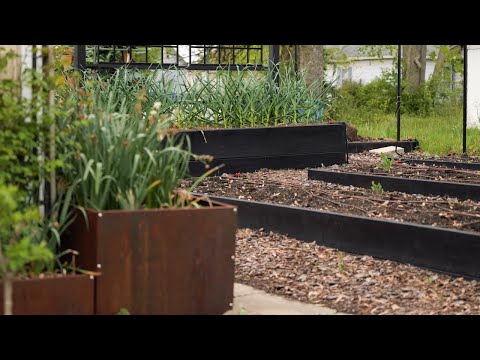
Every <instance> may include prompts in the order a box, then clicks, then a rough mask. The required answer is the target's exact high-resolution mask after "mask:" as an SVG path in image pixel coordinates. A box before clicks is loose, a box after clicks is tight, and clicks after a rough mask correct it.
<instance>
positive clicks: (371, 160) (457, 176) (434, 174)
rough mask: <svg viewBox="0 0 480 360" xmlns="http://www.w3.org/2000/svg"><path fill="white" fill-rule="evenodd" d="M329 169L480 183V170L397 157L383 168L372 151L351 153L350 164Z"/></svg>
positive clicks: (379, 159) (378, 157)
mask: <svg viewBox="0 0 480 360" xmlns="http://www.w3.org/2000/svg"><path fill="white" fill-rule="evenodd" d="M405 159H406V158H405ZM327 169H328V170H332V171H339V172H355V173H361V174H371V175H383V176H394V177H403V178H411V179H420V180H438V181H446V182H459V183H465V184H480V171H475V170H466V169H452V168H446V167H440V166H425V165H415V164H407V163H404V162H403V161H402V158H400V159H397V160H396V162H394V163H393V165H392V167H391V168H390V169H389V170H387V169H385V168H382V160H381V158H380V156H378V155H374V154H370V153H362V154H355V155H351V156H350V157H349V163H348V164H345V165H334V166H331V167H328V168H327Z"/></svg>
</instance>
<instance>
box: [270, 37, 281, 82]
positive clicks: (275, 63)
mask: <svg viewBox="0 0 480 360" xmlns="http://www.w3.org/2000/svg"><path fill="white" fill-rule="evenodd" d="M268 55H269V60H270V64H269V66H271V67H272V69H273V71H274V74H275V79H276V81H277V84H279V83H280V75H279V65H280V45H270V47H269V54H268Z"/></svg>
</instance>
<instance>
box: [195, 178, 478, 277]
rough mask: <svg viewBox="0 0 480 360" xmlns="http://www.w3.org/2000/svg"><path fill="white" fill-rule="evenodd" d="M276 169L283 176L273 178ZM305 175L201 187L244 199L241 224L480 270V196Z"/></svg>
mask: <svg viewBox="0 0 480 360" xmlns="http://www.w3.org/2000/svg"><path fill="white" fill-rule="evenodd" d="M272 173H279V174H278V175H277V177H276V180H278V179H283V180H280V181H269V179H268V175H269V174H272ZM291 173H297V174H300V173H302V174H303V175H302V176H303V178H302V179H300V177H301V176H297V177H296V179H294V180H297V181H296V182H295V181H292V176H289V174H291ZM304 177H305V172H300V171H297V172H295V171H290V172H287V171H278V172H275V171H268V172H263V173H261V174H259V173H254V174H245V175H244V176H242V178H233V177H231V178H230V177H227V178H210V179H205V180H204V182H203V184H202V185H201V186H199V188H198V189H197V191H199V192H202V193H207V194H210V195H214V196H213V197H212V199H215V200H219V201H223V202H228V203H231V204H233V205H237V206H238V207H239V220H238V221H239V227H250V228H253V229H260V228H264V229H267V230H271V231H274V232H278V233H281V234H288V235H289V236H292V237H295V238H297V239H300V240H305V241H316V242H317V243H318V244H320V245H325V246H329V247H334V248H338V249H340V250H343V251H348V252H352V253H357V254H366V255H371V256H375V257H379V258H383V259H389V260H395V261H399V262H404V263H410V264H414V265H417V266H421V267H425V268H430V269H434V270H436V271H443V272H447V273H451V274H457V275H462V276H470V277H480V264H479V263H478V261H477V260H476V259H477V257H478V256H480V234H479V232H480V216H479V215H478V214H475V212H476V208H480V203H478V202H473V201H464V202H461V201H458V200H456V199H449V198H440V197H426V196H421V195H407V194H401V193H384V194H379V195H375V194H372V192H371V191H370V190H363V189H358V188H353V187H344V186H339V185H332V184H326V183H321V184H320V183H318V182H316V181H308V180H306V179H305V178H304ZM262 179H263V180H262ZM245 180H246V181H245ZM218 195H221V196H218ZM246 199H251V200H258V201H250V200H246ZM280 204H281V205H280ZM307 207H310V208H313V209H308V208H307ZM423 214H425V216H422V215H423ZM422 223H423V224H422ZM440 227H442V228H440Z"/></svg>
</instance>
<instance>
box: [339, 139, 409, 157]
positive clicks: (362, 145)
mask: <svg viewBox="0 0 480 360" xmlns="http://www.w3.org/2000/svg"><path fill="white" fill-rule="evenodd" d="M386 146H399V147H402V148H403V149H404V150H405V152H411V151H414V150H415V149H416V148H417V147H418V140H402V141H351V142H349V143H348V153H350V154H356V153H361V152H364V151H368V150H372V149H378V148H381V147H386Z"/></svg>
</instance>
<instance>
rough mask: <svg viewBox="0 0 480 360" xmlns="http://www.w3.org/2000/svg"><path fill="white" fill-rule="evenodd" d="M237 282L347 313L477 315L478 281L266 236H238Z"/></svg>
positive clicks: (263, 233)
mask: <svg viewBox="0 0 480 360" xmlns="http://www.w3.org/2000/svg"><path fill="white" fill-rule="evenodd" d="M235 263H236V271H235V276H236V281H237V282H240V283H243V284H246V285H250V286H253V287H255V288H258V289H261V290H264V291H266V292H269V293H273V294H277V295H282V296H285V297H288V298H292V299H296V300H299V301H302V302H306V303H313V304H321V305H323V306H326V307H329V308H332V309H336V310H338V311H341V312H346V313H351V314H368V315H370V314H384V315H387V314H396V315H400V314H412V315H413V314H480V282H479V281H475V280H465V279H463V278H455V277H451V276H448V275H443V274H438V273H434V272H431V271H428V270H424V269H421V268H418V267H415V266H411V265H405V264H399V263H396V262H393V261H386V260H378V259H374V258H372V257H370V256H360V255H352V254H348V253H343V252H339V251H337V250H335V249H331V248H326V247H323V246H318V245H316V244H315V243H306V242H303V241H299V240H296V239H292V238H289V237H287V236H284V235H279V234H276V233H272V232H266V231H255V230H251V229H240V230H238V232H237V249H236V257H235Z"/></svg>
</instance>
